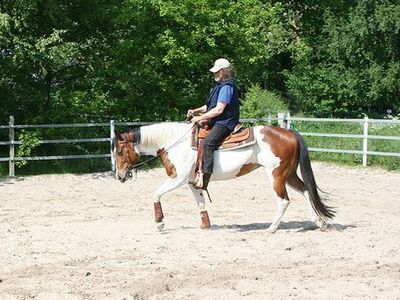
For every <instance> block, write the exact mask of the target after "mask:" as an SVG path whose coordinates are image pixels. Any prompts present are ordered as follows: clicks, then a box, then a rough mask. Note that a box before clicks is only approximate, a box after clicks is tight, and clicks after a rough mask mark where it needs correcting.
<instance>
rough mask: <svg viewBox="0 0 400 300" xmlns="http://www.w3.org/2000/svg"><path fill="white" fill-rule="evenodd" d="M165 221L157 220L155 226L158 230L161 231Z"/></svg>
mask: <svg viewBox="0 0 400 300" xmlns="http://www.w3.org/2000/svg"><path fill="white" fill-rule="evenodd" d="M164 226H165V223H164V222H158V223H156V227H157V229H158V231H162V230H163V229H164Z"/></svg>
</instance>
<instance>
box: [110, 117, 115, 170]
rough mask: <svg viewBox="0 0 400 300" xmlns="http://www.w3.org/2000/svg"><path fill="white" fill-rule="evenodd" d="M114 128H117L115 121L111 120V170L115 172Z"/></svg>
mask: <svg viewBox="0 0 400 300" xmlns="http://www.w3.org/2000/svg"><path fill="white" fill-rule="evenodd" d="M114 128H115V121H114V120H110V154H111V171H112V172H115V159H114V147H113V146H114V137H115V133H114Z"/></svg>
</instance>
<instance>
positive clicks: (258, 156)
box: [114, 123, 334, 232]
mask: <svg viewBox="0 0 400 300" xmlns="http://www.w3.org/2000/svg"><path fill="white" fill-rule="evenodd" d="M192 126H193V125H192V124H187V123H159V124H154V125H149V126H142V127H140V128H139V129H136V130H133V131H129V132H124V133H119V132H117V131H116V132H115V140H114V145H115V146H114V157H115V162H116V177H117V179H118V180H119V181H121V182H125V181H126V179H127V178H130V177H132V174H131V170H132V169H133V168H134V167H135V164H136V163H137V161H138V159H139V154H140V153H143V154H146V155H153V156H159V157H160V159H161V161H162V163H163V165H164V167H165V170H166V173H167V175H168V179H167V180H166V181H165V182H164V183H163V184H162V185H161V187H159V188H158V189H157V190H156V191H155V193H154V212H155V221H156V225H157V228H158V229H159V230H162V229H163V228H164V222H163V218H164V215H163V211H162V207H161V202H160V199H161V196H162V195H164V194H165V193H167V192H169V191H171V190H174V189H176V188H178V187H180V186H182V185H184V184H187V185H188V186H189V188H190V190H191V191H192V193H193V195H194V197H195V199H196V201H197V205H198V208H199V210H200V215H201V220H202V223H201V226H200V227H201V228H202V229H207V228H209V227H210V220H209V216H208V213H207V210H206V207H205V199H204V196H203V191H201V190H197V189H195V188H193V186H192V184H191V183H190V182H191V181H192V180H193V179H194V168H195V161H196V155H197V153H196V151H195V150H193V149H192V147H191V131H192ZM254 136H255V139H256V143H254V144H252V145H250V146H248V147H244V148H240V149H235V150H229V151H225V150H221V151H216V152H215V161H214V173H213V174H212V177H211V181H216V180H226V179H232V178H236V177H239V176H242V175H245V174H247V173H249V172H251V171H253V170H255V169H257V168H258V167H264V168H265V170H266V172H267V175H268V177H269V178H270V181H271V184H272V189H273V192H274V194H275V196H276V199H277V211H276V215H275V217H274V220H273V222H272V223H271V225H270V226H269V228H268V230H269V231H270V232H275V231H276V230H277V229H278V226H279V224H280V222H281V220H282V217H283V214H284V213H285V211H286V208H287V207H288V205H289V196H288V193H287V190H286V185H289V186H290V187H292V188H293V189H295V190H296V191H298V192H300V193H301V194H302V195H303V196H304V198H305V199H306V202H307V203H308V206H309V211H310V215H311V220H312V221H313V222H315V223H316V224H317V225H318V226H320V228H321V230H324V229H326V228H328V225H327V223H326V222H327V220H328V219H330V218H333V216H334V211H333V210H332V209H331V208H330V207H328V206H326V205H325V204H324V203H323V201H322V199H321V197H320V195H319V193H318V188H317V185H316V183H315V178H314V174H313V171H312V168H311V164H310V160H309V156H308V150H307V146H306V144H305V142H304V139H303V138H302V137H301V136H300V135H299V133H297V132H295V131H291V130H288V129H284V128H280V127H273V126H257V127H254ZM298 166H300V173H301V177H302V179H300V178H299V177H298V176H297V168H298Z"/></svg>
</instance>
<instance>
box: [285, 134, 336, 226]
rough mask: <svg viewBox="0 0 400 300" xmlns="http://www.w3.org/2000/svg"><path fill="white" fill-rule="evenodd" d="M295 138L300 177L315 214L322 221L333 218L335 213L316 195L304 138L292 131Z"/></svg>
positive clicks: (315, 186) (316, 187) (316, 190)
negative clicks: (297, 146)
mask: <svg viewBox="0 0 400 300" xmlns="http://www.w3.org/2000/svg"><path fill="white" fill-rule="evenodd" d="M292 132H293V134H294V135H295V136H296V139H297V143H298V145H299V164H300V172H301V177H302V178H303V181H304V185H305V188H306V191H307V192H308V196H309V198H310V202H311V205H312V207H313V209H314V211H315V213H316V214H317V215H318V216H319V217H322V218H323V219H330V218H333V217H334V216H335V211H334V210H333V209H332V208H331V207H329V206H327V205H326V204H324V202H323V201H324V199H323V198H321V197H320V195H319V193H318V186H317V184H316V182H315V177H314V172H313V170H312V168H311V163H310V158H309V156H308V148H307V145H306V142H305V141H304V138H303V137H302V136H301V135H300V134H299V133H298V132H297V131H294V130H293V131H292Z"/></svg>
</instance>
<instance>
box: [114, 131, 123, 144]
mask: <svg viewBox="0 0 400 300" xmlns="http://www.w3.org/2000/svg"><path fill="white" fill-rule="evenodd" d="M114 133H115V137H116V138H117V139H118V140H119V141H123V140H124V138H123V137H122V134H121V133H119V132H118V131H117V130H116V129H114Z"/></svg>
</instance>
